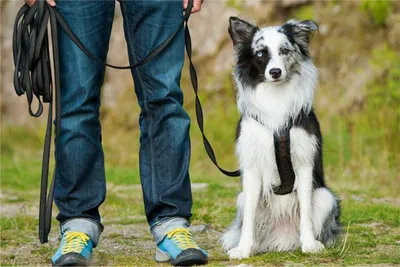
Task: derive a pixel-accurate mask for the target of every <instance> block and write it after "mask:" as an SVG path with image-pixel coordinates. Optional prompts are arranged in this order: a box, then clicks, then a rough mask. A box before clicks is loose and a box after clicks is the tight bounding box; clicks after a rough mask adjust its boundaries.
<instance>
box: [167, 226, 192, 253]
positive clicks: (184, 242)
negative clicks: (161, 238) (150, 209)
mask: <svg viewBox="0 0 400 267" xmlns="http://www.w3.org/2000/svg"><path fill="white" fill-rule="evenodd" d="M166 236H167V237H168V238H169V239H171V240H172V242H174V243H175V244H176V245H177V246H178V247H179V248H180V249H182V250H185V249H188V248H197V249H199V246H198V245H197V244H196V242H194V240H193V237H192V233H191V232H190V231H189V230H188V229H187V228H176V229H174V230H171V231H169V232H167V234H166Z"/></svg>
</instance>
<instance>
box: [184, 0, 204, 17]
mask: <svg viewBox="0 0 400 267" xmlns="http://www.w3.org/2000/svg"><path fill="white" fill-rule="evenodd" d="M203 1H204V0H193V7H192V11H191V12H190V13H192V14H193V13H196V12H199V11H200V10H201V4H203ZM188 3H189V0H183V9H186V8H187V6H188Z"/></svg>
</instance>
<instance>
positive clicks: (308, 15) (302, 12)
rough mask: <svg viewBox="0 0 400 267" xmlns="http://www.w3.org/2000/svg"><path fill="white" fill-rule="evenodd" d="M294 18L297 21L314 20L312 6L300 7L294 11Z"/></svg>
mask: <svg viewBox="0 0 400 267" xmlns="http://www.w3.org/2000/svg"><path fill="white" fill-rule="evenodd" d="M294 18H296V19H297V20H308V19H313V18H314V8H313V6H312V5H306V6H301V7H299V8H298V9H296V10H295V11H294Z"/></svg>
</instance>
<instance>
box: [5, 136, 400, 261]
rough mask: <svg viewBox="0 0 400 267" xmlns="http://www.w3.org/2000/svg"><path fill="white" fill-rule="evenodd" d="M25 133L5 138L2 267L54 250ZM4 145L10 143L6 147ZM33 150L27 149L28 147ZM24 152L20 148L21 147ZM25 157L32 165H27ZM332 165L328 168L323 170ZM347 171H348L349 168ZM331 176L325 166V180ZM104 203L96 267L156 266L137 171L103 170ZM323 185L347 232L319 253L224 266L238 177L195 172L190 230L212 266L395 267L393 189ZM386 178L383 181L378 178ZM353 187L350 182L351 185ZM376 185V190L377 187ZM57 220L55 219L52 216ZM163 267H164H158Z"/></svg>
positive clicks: (398, 235)
mask: <svg viewBox="0 0 400 267" xmlns="http://www.w3.org/2000/svg"><path fill="white" fill-rule="evenodd" d="M21 131H22V129H18V128H14V129H12V128H10V129H8V130H7V131H3V132H2V154H1V156H2V157H1V193H2V195H1V206H2V214H1V218H0V229H1V242H0V246H1V249H0V251H1V252H0V255H1V262H0V264H1V265H33V264H39V265H43V264H48V263H49V258H50V257H51V256H52V253H53V252H54V250H55V249H56V247H57V244H58V233H57V222H56V220H55V219H54V220H53V229H52V232H51V235H50V242H49V243H47V244H44V245H41V244H40V243H39V241H38V238H37V224H38V219H37V202H38V201H37V199H38V188H39V176H40V157H39V155H40V150H41V148H40V146H39V145H37V144H38V143H40V142H41V141H42V140H41V139H40V137H39V136H40V134H38V135H37V136H36V135H31V136H29V135H28V137H27V136H26V135H23V134H22V132H21ZM6 140H7V141H6ZM28 144H30V148H29V149H27V148H26V147H27V145H28ZM24 148H25V149H24ZM28 159H29V161H28ZM328 166H329V164H328ZM346 169H350V170H351V167H349V166H346ZM332 172H335V171H333V170H332V169H330V168H328V170H327V176H331V175H332ZM106 173H107V182H108V192H107V200H106V202H105V203H104V204H103V205H102V207H101V213H102V216H103V223H104V225H105V229H106V230H105V232H104V233H103V235H102V242H101V243H100V245H99V247H98V248H97V249H96V254H95V258H94V260H95V262H94V263H95V264H96V265H119V266H121V265H129V266H155V265H156V264H155V262H154V261H153V260H152V258H153V252H154V243H153V241H152V237H151V235H150V234H149V231H148V226H147V223H146V218H145V216H144V210H143V205H142V195H141V188H140V180H139V174H138V171H137V170H136V169H132V168H127V167H121V166H107V168H106ZM346 179H348V178H346V176H345V177H344V178H343V179H341V178H339V179H329V178H328V182H329V184H330V186H331V187H332V189H333V190H334V191H336V193H338V192H340V194H339V196H340V197H341V199H342V216H341V222H342V224H343V226H344V233H343V235H342V237H341V239H340V241H339V242H338V244H337V245H336V247H334V248H330V249H327V250H326V251H325V252H323V253H322V254H319V255H308V254H303V253H301V251H299V250H297V251H294V252H290V253H278V252H274V253H268V254H264V255H257V256H254V257H251V258H249V259H246V260H243V261H229V259H228V258H227V256H226V254H225V253H224V252H223V251H222V250H221V248H220V246H219V244H218V238H219V237H220V236H221V234H222V233H223V231H224V230H225V229H226V228H227V226H228V225H229V224H230V222H231V221H232V219H233V218H234V216H235V198H236V196H237V193H238V192H239V191H240V182H239V180H238V179H234V178H227V177H223V176H221V175H219V174H213V173H211V174H208V175H204V173H202V172H200V171H198V170H197V172H196V171H193V175H192V183H207V184H208V186H207V187H206V188H201V189H196V190H194V191H193V196H194V206H193V217H192V224H193V225H199V224H205V225H207V226H208V228H207V231H205V232H201V233H196V238H197V239H198V241H199V243H200V244H201V245H202V246H203V247H204V248H205V249H207V250H208V251H209V253H210V264H209V265H210V266H224V265H237V264H240V263H246V264H250V265H253V266H267V265H271V266H276V265H296V264H302V265H310V266H314V265H330V266H332V265H334V266H336V265H337V266H341V265H367V264H384V265H390V264H399V263H400V254H399V253H398V251H399V246H400V212H399V211H400V210H399V206H398V203H397V204H396V201H398V195H397V192H395V191H392V190H391V189H390V188H386V187H391V186H390V184H385V183H382V184H379V183H378V184H377V183H376V182H375V183H374V184H375V190H372V189H371V188H370V186H369V184H368V183H364V184H360V177H358V178H357V177H356V178H355V180H354V181H353V182H354V183H350V184H352V185H354V186H349V185H348V184H344V182H345V180H346ZM383 180H384V179H383ZM350 182H351V181H350ZM377 185H378V186H377ZM53 217H55V216H53ZM160 266H164V265H162V264H161V265H160Z"/></svg>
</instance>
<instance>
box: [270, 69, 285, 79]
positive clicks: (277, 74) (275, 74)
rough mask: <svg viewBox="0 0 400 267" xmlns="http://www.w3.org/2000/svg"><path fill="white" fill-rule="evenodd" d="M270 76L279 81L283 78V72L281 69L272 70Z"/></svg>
mask: <svg viewBox="0 0 400 267" xmlns="http://www.w3.org/2000/svg"><path fill="white" fill-rule="evenodd" d="M269 74H270V75H271V76H272V78H274V79H278V78H279V77H281V74H282V70H281V69H276V68H275V69H271V70H270V71H269Z"/></svg>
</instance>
